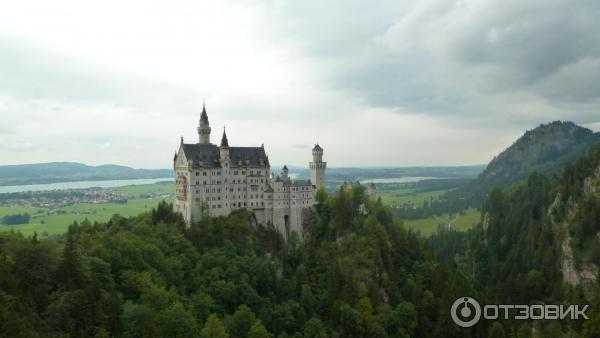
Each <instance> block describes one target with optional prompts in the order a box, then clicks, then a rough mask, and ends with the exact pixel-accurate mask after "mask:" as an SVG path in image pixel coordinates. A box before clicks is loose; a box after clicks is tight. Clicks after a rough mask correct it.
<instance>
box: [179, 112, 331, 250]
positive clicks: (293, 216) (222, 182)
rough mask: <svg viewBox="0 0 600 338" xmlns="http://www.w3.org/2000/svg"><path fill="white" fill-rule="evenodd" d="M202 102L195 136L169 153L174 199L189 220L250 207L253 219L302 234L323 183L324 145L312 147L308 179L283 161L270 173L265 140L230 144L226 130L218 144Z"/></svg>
mask: <svg viewBox="0 0 600 338" xmlns="http://www.w3.org/2000/svg"><path fill="white" fill-rule="evenodd" d="M210 131H211V128H210V124H209V122H208V115H207V114H206V107H203V108H202V114H201V115H200V125H199V126H198V136H199V142H198V143H192V144H187V143H184V142H183V137H182V138H181V145H180V146H179V151H177V153H176V154H175V157H174V158H173V167H174V170H175V204H174V206H173V208H174V209H175V211H176V212H179V213H181V214H182V215H183V218H184V219H185V221H186V223H187V224H188V226H189V225H190V224H191V223H192V222H193V220H199V219H201V218H202V217H203V216H205V215H211V216H223V215H228V214H229V213H230V212H232V211H234V210H237V209H249V210H251V211H253V212H254V215H255V216H256V221H257V223H260V224H265V225H266V224H273V225H274V226H275V227H276V228H277V229H278V230H279V231H280V232H281V233H282V234H284V236H285V239H286V240H287V239H288V238H289V236H290V234H291V233H292V232H297V233H298V235H300V236H301V237H304V233H305V228H306V227H305V225H306V223H307V222H308V217H309V215H310V208H311V207H312V206H313V205H314V203H315V193H316V191H317V189H319V188H320V187H321V186H323V185H324V184H325V169H326V167H327V162H323V148H321V147H320V146H319V145H318V144H317V145H315V147H314V148H313V149H312V156H313V160H312V162H310V163H309V166H310V180H307V181H299V180H291V179H290V177H289V176H288V168H287V166H284V167H283V171H282V172H281V174H279V175H277V176H275V175H274V174H273V173H271V166H270V165H269V157H268V156H267V154H266V152H265V148H264V145H262V146H260V147H230V146H229V142H228V140H227V135H226V134H225V130H223V137H222V139H221V145H220V146H217V145H216V144H212V143H210Z"/></svg>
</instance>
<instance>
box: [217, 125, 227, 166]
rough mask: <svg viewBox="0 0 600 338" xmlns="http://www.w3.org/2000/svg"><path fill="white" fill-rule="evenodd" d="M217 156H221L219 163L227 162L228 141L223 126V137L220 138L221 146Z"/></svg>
mask: <svg viewBox="0 0 600 338" xmlns="http://www.w3.org/2000/svg"><path fill="white" fill-rule="evenodd" d="M219 156H220V158H221V163H224V164H226V163H227V162H229V141H228V140H227V134H226V133H225V128H223V137H222V138H221V146H220V147H219Z"/></svg>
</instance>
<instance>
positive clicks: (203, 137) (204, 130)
mask: <svg viewBox="0 0 600 338" xmlns="http://www.w3.org/2000/svg"><path fill="white" fill-rule="evenodd" d="M198 137H199V140H198V143H200V144H209V143H210V124H209V123H208V115H206V106H205V105H204V104H202V114H201V115H200V126H198Z"/></svg>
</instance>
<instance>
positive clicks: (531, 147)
mask: <svg viewBox="0 0 600 338" xmlns="http://www.w3.org/2000/svg"><path fill="white" fill-rule="evenodd" d="M597 142H600V133H594V132H592V131H591V130H589V129H587V128H583V127H581V126H578V125H576V124H574V123H573V122H562V121H554V122H552V123H549V124H542V125H540V126H539V127H537V128H535V129H533V130H528V131H526V132H525V134H524V135H523V136H521V137H520V138H519V139H518V140H517V141H515V143H513V144H512V145H511V146H510V147H508V148H507V149H506V150H504V151H503V152H502V153H500V155H498V156H496V157H495V158H494V159H493V160H492V161H491V162H490V163H489V164H488V166H487V168H486V169H485V170H484V171H483V173H481V174H480V175H479V178H478V180H477V184H478V186H480V187H483V188H484V190H489V189H491V188H493V187H495V186H507V185H509V184H511V183H513V182H517V181H521V180H524V179H527V177H528V176H529V174H531V173H532V172H534V171H537V172H539V173H541V174H544V175H545V176H549V175H551V174H553V173H556V172H557V171H559V170H560V169H561V168H562V167H563V165H564V163H565V162H574V161H575V160H577V159H578V158H579V157H581V156H582V155H583V154H585V152H586V150H587V149H588V147H589V145H590V144H592V143H597Z"/></svg>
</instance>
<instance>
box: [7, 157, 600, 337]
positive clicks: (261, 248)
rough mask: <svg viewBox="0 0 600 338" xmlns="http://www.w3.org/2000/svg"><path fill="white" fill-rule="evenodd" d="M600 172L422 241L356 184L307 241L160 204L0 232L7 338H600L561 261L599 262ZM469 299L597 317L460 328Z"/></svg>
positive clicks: (485, 209)
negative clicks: (567, 251)
mask: <svg viewBox="0 0 600 338" xmlns="http://www.w3.org/2000/svg"><path fill="white" fill-rule="evenodd" d="M598 164H600V146H596V147H592V148H591V150H590V152H589V155H588V156H584V157H582V158H581V159H579V160H578V161H577V162H576V163H574V164H567V165H566V166H565V168H564V169H563V170H562V172H560V173H558V174H556V175H554V176H552V177H546V176H544V175H542V174H538V173H533V174H531V175H530V176H529V178H528V179H527V181H526V182H522V183H517V184H515V185H512V186H509V187H506V188H503V189H500V188H496V189H493V190H492V191H491V193H490V194H489V196H488V197H487V199H486V200H485V203H484V204H483V206H482V221H481V223H480V224H479V225H477V226H476V227H474V228H472V229H471V230H469V231H467V232H457V231H452V230H447V229H445V230H444V229H440V231H438V232H437V234H435V235H433V236H431V237H428V238H422V237H420V236H418V235H417V234H415V233H413V232H411V231H408V230H407V229H406V228H405V227H404V225H403V223H402V221H401V220H400V219H398V218H396V217H395V216H394V215H393V213H392V211H391V210H390V209H389V208H388V207H386V206H384V205H382V203H381V200H380V199H378V200H374V199H371V198H369V197H368V196H367V195H366V193H365V191H364V188H363V187H362V186H356V187H354V188H352V189H340V190H339V191H338V192H336V193H333V194H328V193H327V192H326V191H325V190H320V191H319V192H318V194H317V197H316V199H317V203H316V205H315V207H314V210H315V213H314V217H313V220H312V222H311V224H310V226H309V228H308V229H306V232H305V238H303V239H300V238H299V237H298V236H292V237H291V239H290V240H289V241H288V242H287V243H285V242H284V240H283V238H282V236H281V234H280V233H279V232H277V231H276V230H275V229H274V228H273V227H271V226H262V225H258V224H256V222H255V220H254V217H253V214H252V213H250V212H248V211H243V210H242V211H237V212H234V213H232V214H231V215H229V216H227V217H216V218H211V217H206V218H203V219H200V220H198V221H196V222H195V223H193V224H192V225H191V226H190V227H189V228H188V227H186V226H185V225H184V222H183V220H182V219H181V217H180V216H179V215H178V214H175V213H173V212H172V206H171V204H169V203H167V202H164V201H163V202H161V203H159V204H158V205H157V206H156V207H155V208H153V209H152V210H151V211H148V212H144V213H141V214H139V215H137V216H132V217H128V218H125V217H122V216H118V215H115V216H113V217H112V218H111V219H110V220H109V221H107V222H94V223H91V222H89V221H84V222H80V223H74V224H72V225H71V226H70V227H69V229H68V231H67V233H66V234H65V235H64V236H61V237H57V238H55V239H44V240H40V239H38V237H37V235H36V234H34V235H33V236H29V237H25V236H23V235H22V234H21V233H18V232H6V233H2V234H0V323H2V325H0V337H252V338H256V337H516V338H527V337H573V336H577V337H597V336H599V335H600V315H599V314H598V309H600V296H599V295H600V292H598V289H599V288H598V285H597V281H596V284H595V285H583V284H579V285H570V284H566V283H564V282H563V280H562V275H561V262H562V251H561V250H563V249H562V247H563V246H562V244H563V243H564V240H565V238H570V239H571V241H570V242H567V243H569V245H570V246H571V247H572V248H573V252H574V256H575V264H576V266H583V265H585V264H598V263H599V262H600V261H599V260H598V257H599V256H600V255H599V254H598V250H597V246H598V245H597V241H594V238H595V234H597V233H598V231H599V230H600V228H599V225H600V215H599V212H598V211H599V210H600V208H599V199H598V197H597V194H595V193H589V191H586V189H587V190H589V189H591V188H590V184H589V182H590V181H589V178H590V177H596V176H594V175H596V173H597V168H598ZM597 178H598V177H597ZM586 182H587V183H586ZM586 186H587V187H588V188H586ZM462 296H471V297H474V298H476V299H478V300H480V301H481V302H482V303H488V304H508V303H517V304H519V303H522V304H567V305H568V304H590V308H591V310H590V311H589V312H588V315H589V316H590V319H589V320H577V321H575V320H572V321H533V322H531V321H515V320H499V321H481V322H480V323H479V324H477V325H476V326H474V327H472V328H468V329H466V328H460V327H459V326H457V325H455V324H454V323H453V322H452V321H451V319H450V316H449V309H450V307H451V304H452V303H453V302H454V301H455V300H456V299H457V298H458V297H462Z"/></svg>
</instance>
